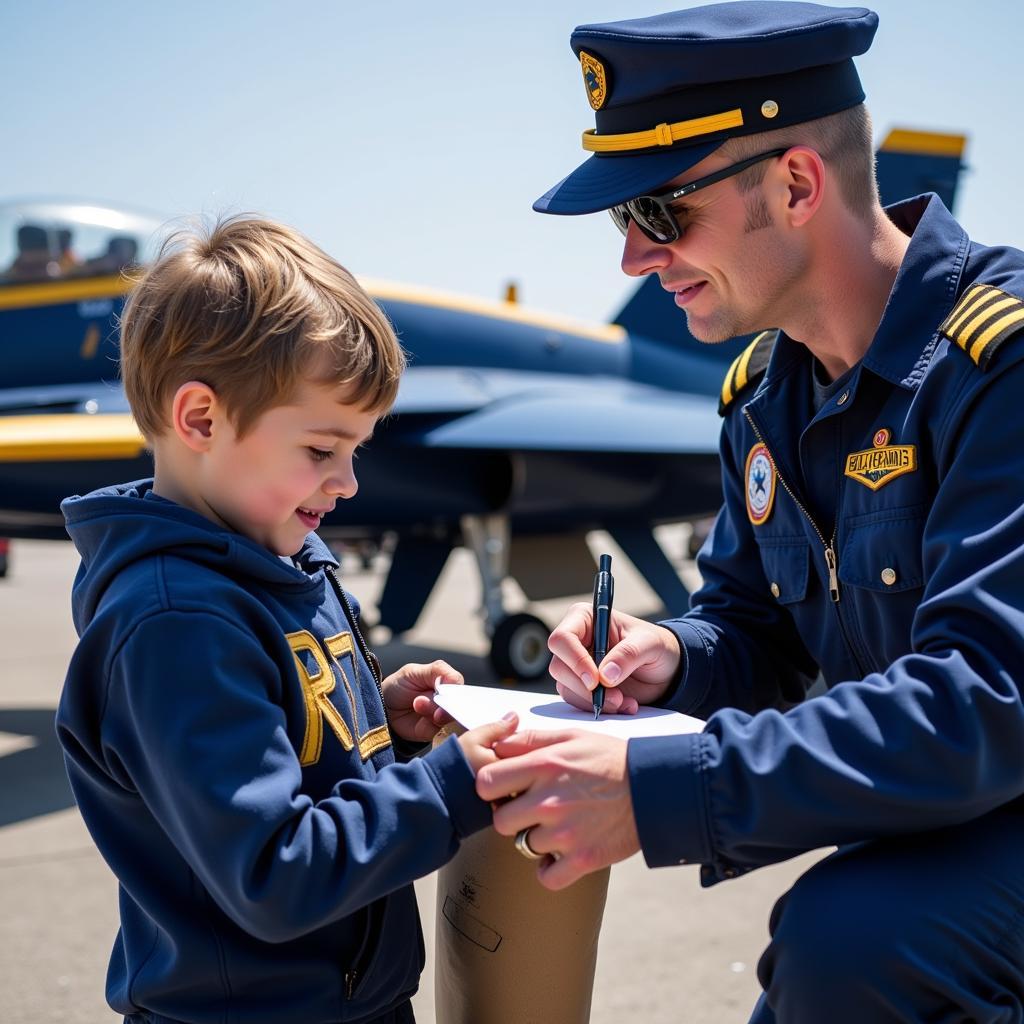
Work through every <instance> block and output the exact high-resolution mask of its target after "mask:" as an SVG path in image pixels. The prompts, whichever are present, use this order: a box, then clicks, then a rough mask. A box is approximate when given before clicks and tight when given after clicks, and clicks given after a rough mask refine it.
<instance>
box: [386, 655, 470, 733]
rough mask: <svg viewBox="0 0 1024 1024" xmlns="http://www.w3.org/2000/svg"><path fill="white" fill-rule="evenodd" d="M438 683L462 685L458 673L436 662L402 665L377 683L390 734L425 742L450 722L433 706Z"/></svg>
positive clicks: (459, 673) (439, 709)
mask: <svg viewBox="0 0 1024 1024" xmlns="http://www.w3.org/2000/svg"><path fill="white" fill-rule="evenodd" d="M437 681H440V682H442V683H463V682H465V680H464V679H463V678H462V673H461V672H459V671H457V670H456V669H454V668H452V667H451V665H449V664H448V662H447V661H441V660H440V659H438V660H437V661H432V662H431V663H430V664H429V665H418V664H415V663H410V664H408V665H403V666H402V667H401V668H400V669H399V670H398V671H397V672H392V673H391V675H389V676H388V677H387V678H386V679H385V680H384V681H383V682H382V683H381V684H380V688H381V692H382V693H383V695H384V707H385V709H386V710H387V713H388V725H389V726H390V727H391V730H392V732H394V733H395V734H396V735H398V736H401V737H402V739H404V740H415V741H419V742H421V743H427V742H428V741H429V740H431V739H433V737H434V734H435V733H436V732H437V730H438V729H440V728H441V726H442V725H444V724H445V723H446V722H450V721H451V716H449V715H448V714H447V713H446V712H445V711H443V710H442V709H441V708H440V707H438V706H437V704H435V703H434V684H435V682H437Z"/></svg>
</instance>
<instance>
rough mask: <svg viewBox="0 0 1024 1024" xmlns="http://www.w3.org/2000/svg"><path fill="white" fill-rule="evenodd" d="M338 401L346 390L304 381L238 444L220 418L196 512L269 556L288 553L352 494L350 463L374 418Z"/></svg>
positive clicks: (354, 486)
mask: <svg viewBox="0 0 1024 1024" xmlns="http://www.w3.org/2000/svg"><path fill="white" fill-rule="evenodd" d="M345 397H346V394H345V388H339V387H336V386H325V385H321V384H314V383H309V382H304V383H302V384H300V386H299V387H298V389H297V391H296V393H295V395H294V397H293V398H292V401H291V402H290V403H289V404H288V405H281V406H277V407H275V408H273V409H268V410H267V411H266V412H265V413H263V415H261V416H260V417H259V419H257V421H256V422H255V424H254V425H253V426H252V427H251V428H250V430H249V432H248V433H247V434H246V435H245V436H244V437H243V438H241V439H239V438H238V436H237V435H236V434H235V431H234V428H233V426H232V425H231V424H230V422H228V421H227V420H226V419H222V420H221V422H220V424H219V429H215V430H214V433H213V437H212V439H211V441H212V443H211V444H210V446H209V449H208V450H207V452H206V453H205V457H204V458H203V460H202V465H201V469H200V478H199V481H198V483H199V490H200V495H199V496H200V498H201V501H202V503H203V504H204V505H205V506H206V508H205V509H199V511H201V512H203V513H204V514H205V515H207V516H209V517H211V518H214V519H216V520H219V521H220V522H222V523H224V524H225V525H227V526H229V527H231V528H232V529H233V530H236V531H237V532H238V533H241V534H243V535H244V536H246V537H249V538H250V539H251V540H254V541H256V542H257V543H258V544H262V545H263V546H264V547H266V548H269V549H270V550H271V551H273V552H274V553H275V554H278V555H293V554H295V552H297V551H298V550H299V549H300V548H301V547H302V543H303V540H304V539H305V536H306V534H307V533H309V531H310V530H315V529H316V528H317V527H318V526H319V525H320V520H321V518H322V517H323V516H324V515H325V514H326V513H327V512H329V511H330V510H331V509H332V508H334V505H335V503H336V502H337V500H338V499H339V498H351V497H352V496H353V495H354V494H355V493H356V489H357V486H358V485H357V484H356V478H355V472H354V466H353V460H354V459H355V453H356V449H357V448H359V447H360V446H361V445H362V444H363V443H364V442H365V441H367V440H368V439H369V437H370V435H371V434H372V433H373V428H374V425H375V424H376V422H377V414H376V413H373V412H366V411H365V410H363V409H360V408H359V407H357V406H353V405H347V404H345Z"/></svg>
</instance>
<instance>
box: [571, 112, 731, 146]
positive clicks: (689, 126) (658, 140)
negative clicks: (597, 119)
mask: <svg viewBox="0 0 1024 1024" xmlns="http://www.w3.org/2000/svg"><path fill="white" fill-rule="evenodd" d="M742 124H743V111H742V110H740V109H739V107H737V108H736V109H735V110H726V111H725V112H724V113H721V114H709V115H708V116H707V117H693V118H690V120H689V121H676V122H675V124H664V123H663V124H659V125H656V126H655V127H654V128H652V129H650V131H646V132H626V133H625V134H623V135H598V134H597V131H596V130H595V129H594V128H588V129H587V130H586V131H585V132H584V133H583V148H584V149H586V150H589V151H590V152H591V153H621V152H624V151H626V150H629V149H650V148H651V147H652V146H671V145H672V144H673V143H674V142H678V141H679V140H680V139H692V138H694V137H695V136H697V135H711V134H712V133H713V132H720V131H724V130H725V129H727V128H739V127H740V125H742Z"/></svg>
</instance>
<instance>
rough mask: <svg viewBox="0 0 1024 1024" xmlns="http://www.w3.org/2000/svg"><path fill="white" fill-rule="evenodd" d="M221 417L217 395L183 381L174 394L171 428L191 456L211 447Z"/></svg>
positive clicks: (204, 386) (199, 383)
mask: <svg viewBox="0 0 1024 1024" xmlns="http://www.w3.org/2000/svg"><path fill="white" fill-rule="evenodd" d="M221 415H222V411H221V409H220V406H219V403H218V401H217V393H216V392H215V391H214V390H213V388H211V387H210V386H209V384H204V383H203V382H202V381H199V380H190V381H186V382H185V383H184V384H182V385H181V387H179V388H178V390H177V391H176V392H175V393H174V400H173V401H172V403H171V427H172V428H173V430H174V433H175V434H176V435H177V436H178V438H179V439H180V440H181V441H183V442H184V443H185V444H186V445H188V447H189V448H191V449H192V450H193V451H194V452H205V451H206V450H207V449H208V448H209V447H210V444H211V442H212V440H213V432H214V429H215V428H216V427H217V425H218V423H217V421H218V420H219V419H220V418H221Z"/></svg>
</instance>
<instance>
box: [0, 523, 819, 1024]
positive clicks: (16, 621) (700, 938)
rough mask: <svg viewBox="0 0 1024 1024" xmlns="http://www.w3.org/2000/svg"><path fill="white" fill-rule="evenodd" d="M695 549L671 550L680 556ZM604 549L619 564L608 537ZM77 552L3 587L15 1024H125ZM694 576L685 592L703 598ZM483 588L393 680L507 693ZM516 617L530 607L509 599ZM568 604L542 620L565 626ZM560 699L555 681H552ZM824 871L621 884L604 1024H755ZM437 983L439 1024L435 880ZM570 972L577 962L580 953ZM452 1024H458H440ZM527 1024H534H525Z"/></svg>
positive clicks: (602, 964) (428, 981)
mask: <svg viewBox="0 0 1024 1024" xmlns="http://www.w3.org/2000/svg"><path fill="white" fill-rule="evenodd" d="M683 539H684V538H683V537H681V536H679V535H673V534H666V536H665V540H666V542H667V543H669V544H670V545H672V546H673V549H674V550H676V551H681V550H683V547H682V541H683ZM591 542H592V544H593V545H595V550H596V545H598V544H600V545H602V548H601V549H602V550H609V551H612V553H613V554H614V553H615V548H614V546H613V545H612V544H611V543H610V542H609V541H608V540H607V538H605V537H603V535H600V534H597V535H593V536H592V538H591ZM76 567H77V559H76V556H75V553H74V551H73V549H72V547H71V545H70V544H61V543H47V542H28V541H19V542H15V543H13V544H12V552H11V574H10V577H9V578H8V579H6V580H0V906H2V908H3V909H2V912H0V992H2V993H3V996H4V998H3V1003H2V1005H3V1009H2V1010H0V1020H2V1021H3V1022H5V1024H49V1022H61V1024H114V1022H116V1021H118V1020H119V1019H120V1018H117V1017H116V1016H115V1015H114V1014H113V1013H112V1011H111V1010H110V1009H109V1007H107V1005H106V1003H105V1001H104V998H103V987H104V977H105V972H106V963H107V958H108V955H109V952H110V947H111V942H112V940H113V937H114V934H115V932H116V929H117V887H116V884H115V882H114V879H113V876H112V875H111V874H110V872H109V870H108V869H107V867H106V865H105V864H104V862H103V861H102V860H101V859H100V857H99V855H98V854H97V853H96V851H95V849H94V848H93V846H92V842H91V840H90V838H89V835H88V833H87V832H86V830H85V827H84V825H83V824H82V821H81V819H80V817H79V815H78V812H77V810H76V808H75V806H74V801H73V799H72V797H71V792H70V789H69V788H68V785H67V781H66V779H65V776H64V769H63V764H62V761H61V757H60V749H59V747H58V745H57V741H56V737H55V735H54V731H53V714H54V709H55V707H56V704H57V699H58V696H59V693H60V687H61V684H62V681H63V677H64V672H65V669H66V666H67V663H68V660H69V658H70V655H71V652H72V650H73V649H74V644H75V634H74V629H73V627H72V625H71V615H70V601H69V593H70V586H71V582H72V579H73V578H74V573H75V569H76ZM616 570H617V572H616V604H617V607H620V608H622V609H624V610H626V611H631V612H634V613H635V614H640V615H648V614H649V615H654V614H657V610H656V600H655V598H654V596H653V594H652V593H651V592H650V591H649V590H648V589H647V587H646V585H645V584H644V583H643V582H642V581H641V580H639V579H638V578H637V577H636V574H635V573H633V572H632V571H631V569H630V567H629V565H628V563H626V562H625V560H624V559H616ZM693 573H694V570H693V568H692V566H687V567H685V568H684V578H685V577H687V576H688V582H689V583H690V584H691V585H692V583H693V582H694V576H693ZM344 575H345V580H346V585H347V586H348V587H349V589H351V590H352V591H353V592H354V593H355V594H356V595H357V596H358V597H359V598H360V600H361V601H362V602H363V604H364V608H365V610H366V613H367V617H368V618H370V617H371V616H372V609H373V601H374V600H375V599H376V597H377V595H378V593H379V591H380V586H381V583H382V576H381V574H380V572H365V571H363V570H362V568H361V567H360V566H359V564H358V562H357V561H356V560H355V559H346V564H345V567H344ZM479 595H480V588H479V583H478V580H477V577H476V574H475V572H474V569H473V564H472V559H471V557H470V556H469V555H468V553H467V552H464V551H459V552H456V554H455V555H454V556H453V557H452V559H451V560H450V562H449V565H448V567H447V568H446V570H445V574H444V576H443V577H442V581H441V585H440V587H439V588H438V590H437V591H436V592H435V594H434V596H433V597H432V598H431V601H430V603H429V604H428V606H427V608H426V610H425V612H424V614H423V616H422V617H421V620H420V622H419V624H418V625H417V628H416V629H415V630H414V631H413V632H411V633H409V634H406V636H405V637H404V638H403V642H402V643H398V642H392V643H385V644H382V645H380V646H378V647H377V651H378V653H379V655H380V658H381V662H382V664H383V666H384V669H385V671H386V672H387V671H392V670H393V669H394V668H397V667H398V666H399V665H402V664H404V663H405V662H407V661H428V660H432V659H433V658H435V657H444V658H446V659H447V660H448V661H450V662H451V663H452V664H453V665H455V666H456V667H457V668H458V669H459V670H460V671H462V672H463V673H464V674H465V676H466V680H467V682H470V683H474V682H475V683H481V684H485V685H495V684H496V680H495V678H494V675H493V673H492V671H491V669H490V665H489V664H488V662H487V659H486V657H485V653H486V650H487V643H486V640H485V639H484V636H483V631H482V629H481V627H480V623H479V620H478V619H477V618H475V616H474V609H475V608H476V607H477V606H478V605H479V600H480V596H479ZM508 598H509V603H510V604H511V605H515V604H516V603H521V602H522V595H521V594H518V593H517V588H515V585H514V584H509V594H508ZM564 607H565V603H564V602H547V603H545V604H542V605H534V606H532V608H531V610H533V611H534V612H535V613H537V614H539V615H541V617H542V618H544V619H545V620H546V621H548V622H549V623H552V624H553V623H554V622H556V621H557V619H558V618H559V616H560V613H561V611H562V610H563V609H564ZM548 685H550V681H548ZM818 856H820V854H808V855H806V856H804V857H801V858H798V859H796V860H793V861H790V862H788V863H786V864H781V865H776V866H774V867H771V868H765V869H762V870H760V871H756V872H754V873H752V874H749V875H746V876H744V877H743V878H740V879H736V880H734V881H730V882H726V883H723V884H721V885H718V886H715V887H713V888H712V889H707V890H702V889H701V888H700V886H699V883H698V878H697V871H696V869H695V868H693V867H682V868H671V869H659V870H656V871H651V870H649V869H648V868H647V867H646V866H645V865H644V863H643V859H642V857H641V856H640V855H637V856H635V857H633V858H631V859H630V860H628V861H626V862H624V863H622V864H619V865H616V866H615V867H614V868H613V869H612V875H611V884H610V888H609V893H608V904H607V908H606V911H605V917H604V926H603V929H602V932H601V941H600V952H599V956H598V964H597V979H596V983H595V989H594V1001H593V1010H592V1014H591V1022H592V1024H613V1022H615V1024H619V1022H622V1021H638V1022H639V1021H643V1022H645V1024H681V1022H683V1024H730V1022H742V1021H745V1020H746V1019H747V1016H748V1014H749V1012H750V1009H751V1007H752V1006H753V1004H754V1002H755V1000H756V998H757V993H758V986H757V979H756V976H755V968H756V964H757V958H758V956H759V955H760V952H761V950H762V949H763V947H764V945H765V943H766V941H767V921H768V915H769V913H770V911H771V907H772V904H773V903H774V901H775V900H776V899H777V897H778V896H779V895H781V894H782V893H783V892H784V891H785V890H786V889H787V888H788V887H789V885H790V884H791V883H792V881H793V880H794V879H795V878H796V877H797V875H799V874H800V873H801V872H802V871H804V870H806V869H807V867H809V866H810V864H812V863H813V862H814V860H816V859H817V858H818ZM417 889H418V891H419V895H420V913H421V916H422V919H423V923H424V933H425V936H426V940H427V961H428V962H427V968H426V971H425V972H424V975H423V984H422V987H421V990H420V992H419V994H418V995H417V996H416V999H415V1006H416V1014H417V1019H418V1021H419V1022H420V1024H433V1022H434V1010H433V983H432V971H433V958H432V950H431V946H432V942H433V933H434V913H435V911H434V892H435V879H434V877H433V876H431V877H429V878H426V879H423V880H422V881H421V882H419V883H417ZM565 955H566V957H568V958H571V956H572V950H566V951H565ZM441 1024H443V1022H441ZM515 1024H527V1022H515Z"/></svg>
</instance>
